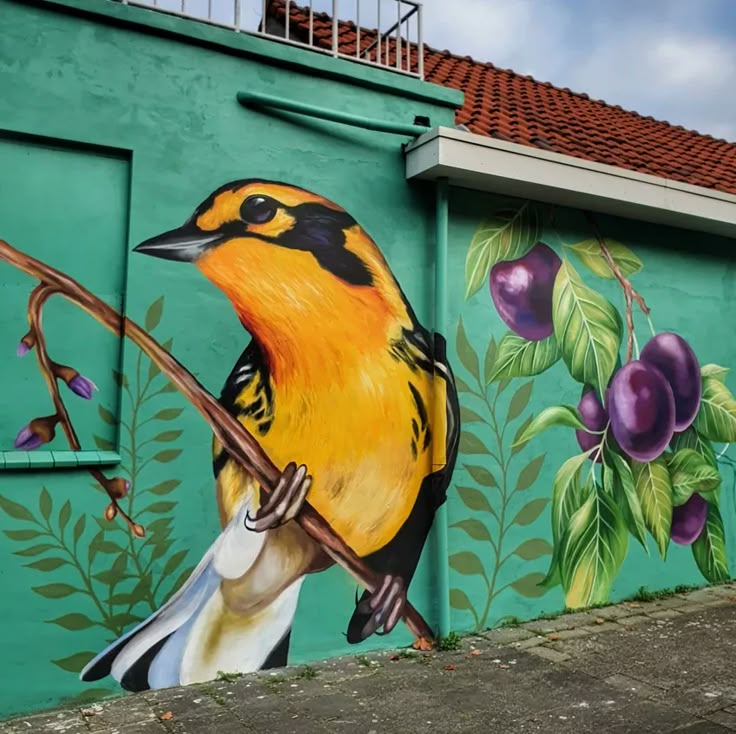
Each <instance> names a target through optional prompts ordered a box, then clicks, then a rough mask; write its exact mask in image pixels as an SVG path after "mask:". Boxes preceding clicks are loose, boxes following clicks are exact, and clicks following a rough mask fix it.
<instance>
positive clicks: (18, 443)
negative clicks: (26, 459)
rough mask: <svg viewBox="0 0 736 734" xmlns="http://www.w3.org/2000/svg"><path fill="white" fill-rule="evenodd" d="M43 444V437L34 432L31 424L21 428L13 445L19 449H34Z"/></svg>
mask: <svg viewBox="0 0 736 734" xmlns="http://www.w3.org/2000/svg"><path fill="white" fill-rule="evenodd" d="M42 445H43V441H42V440H41V437H40V436H37V435H36V434H35V433H33V431H31V427H30V426H25V427H24V428H21V430H20V432H19V433H18V435H17V436H16V437H15V443H14V444H13V446H15V448H16V449H18V450H19V451H33V450H34V449H37V448H38V447H39V446H42Z"/></svg>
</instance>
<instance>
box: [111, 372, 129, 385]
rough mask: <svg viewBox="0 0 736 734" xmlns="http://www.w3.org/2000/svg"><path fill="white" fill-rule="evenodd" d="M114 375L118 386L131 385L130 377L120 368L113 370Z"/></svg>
mask: <svg viewBox="0 0 736 734" xmlns="http://www.w3.org/2000/svg"><path fill="white" fill-rule="evenodd" d="M112 376H113V379H114V380H115V384H116V385H117V386H118V387H128V386H129V383H128V378H127V377H126V376H125V375H124V374H123V373H122V372H120V371H118V370H113V371H112Z"/></svg>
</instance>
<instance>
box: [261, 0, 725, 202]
mask: <svg viewBox="0 0 736 734" xmlns="http://www.w3.org/2000/svg"><path fill="white" fill-rule="evenodd" d="M268 14H269V17H272V18H275V19H277V20H280V21H282V22H283V20H284V17H285V0H271V2H270V5H269V13H268ZM289 26H290V32H291V33H292V34H297V35H298V36H299V37H300V39H302V40H304V41H305V42H306V41H308V36H309V10H308V9H307V8H302V7H298V6H295V5H294V4H290V15H289ZM356 30H357V28H356V25H355V24H354V23H352V22H349V21H340V22H339V24H338V43H339V48H340V51H341V52H342V53H345V54H355V48H356V40H357V34H356ZM313 34H314V44H315V45H319V46H321V47H323V48H331V46H332V18H331V17H330V16H329V15H328V14H326V13H314V16H313ZM375 38H376V30H375V29H366V28H361V29H360V46H361V50H362V51H364V50H365V49H367V48H368V47H369V46H371V45H372V44H373V42H374V41H375ZM384 48H385V45H384ZM401 52H402V57H403V59H404V60H405V58H406V45H405V44H404V45H403V47H402V48H401ZM410 53H411V68H412V70H413V71H416V69H417V54H416V46H415V45H414V44H412V46H411V50H410ZM395 54H396V48H395V43H394V42H393V41H391V42H390V43H389V61H390V63H392V64H393V63H395V58H396V56H395ZM372 57H373V58H374V59H375V51H374V52H373V56H372ZM424 76H425V79H426V80H427V81H429V82H434V83H435V84H441V85H442V86H445V87H451V88H453V89H459V90H460V91H462V92H463V93H464V94H465V103H464V104H463V106H462V108H461V109H459V110H458V111H457V114H456V122H457V124H463V125H465V126H467V127H468V129H469V130H471V131H472V132H474V133H478V134H480V135H487V136H489V137H494V138H498V139H501V140H506V141H510V142H514V143H521V144H522V145H530V146H534V147H538V148H542V149H544V150H552V151H555V152H557V153H562V154H564V155H570V156H575V157H576V158H584V159H586V160H590V161H596V162H598V163H607V164H609V165H613V166H619V167H621V168H627V169H630V170H633V171H639V172H640V173H647V174H651V175H654V176H660V177H664V178H669V179H673V180H675V181H682V182H684V183H688V184H693V185H695V186H704V187H706V188H710V189H718V190H720V191H725V192H727V193H731V194H736V143H729V142H727V141H725V140H719V139H716V138H713V137H711V136H710V135H702V134H700V133H697V132H694V131H692V130H686V129H685V128H683V127H681V126H679V125H670V124H669V123H668V122H662V121H659V120H655V119H654V118H652V117H644V116H642V115H640V114H638V113H636V112H629V111H627V110H624V109H622V108H621V107H619V106H614V105H609V104H606V103H605V102H602V101H600V100H594V99H591V98H590V97H589V96H588V95H587V94H579V93H576V92H572V91H570V90H569V89H560V88H559V87H555V86H553V85H552V84H550V83H549V82H539V81H536V80H535V79H533V78H532V77H530V76H523V75H521V74H516V73H515V72H513V71H510V70H508V69H499V68H497V67H495V66H493V64H490V63H481V62H478V61H474V60H473V59H472V58H470V57H469V56H457V55H455V54H452V53H450V52H449V51H438V50H436V49H433V48H431V47H429V46H426V45H425V47H424Z"/></svg>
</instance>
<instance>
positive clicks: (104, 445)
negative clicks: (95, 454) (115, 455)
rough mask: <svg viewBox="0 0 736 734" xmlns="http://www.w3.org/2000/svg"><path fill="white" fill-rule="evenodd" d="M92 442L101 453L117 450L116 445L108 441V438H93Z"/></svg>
mask: <svg viewBox="0 0 736 734" xmlns="http://www.w3.org/2000/svg"><path fill="white" fill-rule="evenodd" d="M92 440H93V441H94V442H95V446H97V448H98V449H100V451H114V450H115V444H114V443H113V442H112V441H108V440H107V439H106V438H102V436H92Z"/></svg>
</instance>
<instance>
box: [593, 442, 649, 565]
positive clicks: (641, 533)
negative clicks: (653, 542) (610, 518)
mask: <svg viewBox="0 0 736 734" xmlns="http://www.w3.org/2000/svg"><path fill="white" fill-rule="evenodd" d="M604 459H605V467H604V470H603V486H604V488H605V489H606V491H608V492H609V493H610V494H611V495H612V496H614V497H616V499H617V500H618V502H619V504H620V505H621V508H622V510H623V515H624V521H625V522H626V525H627V527H628V528H629V532H630V533H631V534H632V535H633V536H634V537H635V538H636V539H637V540H638V541H639V543H641V545H642V546H643V547H644V550H646V552H647V554H648V553H649V549H648V548H647V525H646V522H645V521H644V513H643V511H642V509H641V500H640V499H639V495H638V494H637V493H636V486H635V483H634V475H633V473H632V471H631V467H630V466H629V465H628V464H627V463H626V460H625V459H624V458H623V456H620V455H619V454H617V453H615V452H614V451H610V450H608V451H606V453H605V455H604ZM609 481H610V482H611V483H612V484H611V485H609Z"/></svg>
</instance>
